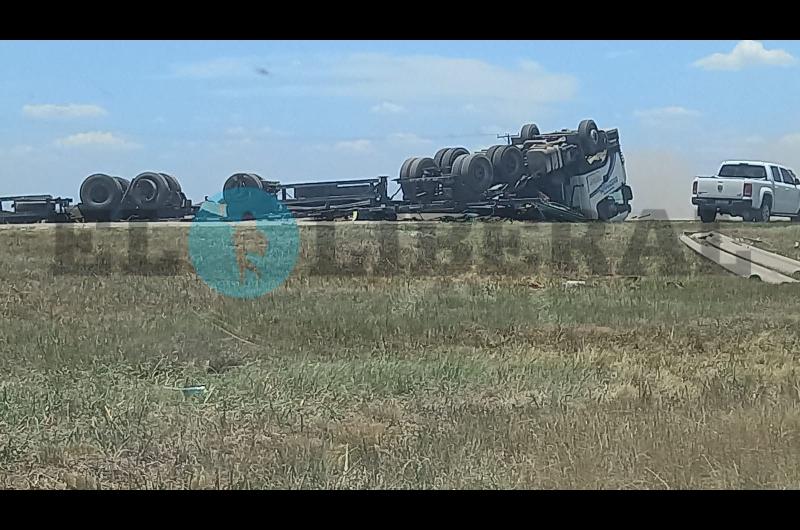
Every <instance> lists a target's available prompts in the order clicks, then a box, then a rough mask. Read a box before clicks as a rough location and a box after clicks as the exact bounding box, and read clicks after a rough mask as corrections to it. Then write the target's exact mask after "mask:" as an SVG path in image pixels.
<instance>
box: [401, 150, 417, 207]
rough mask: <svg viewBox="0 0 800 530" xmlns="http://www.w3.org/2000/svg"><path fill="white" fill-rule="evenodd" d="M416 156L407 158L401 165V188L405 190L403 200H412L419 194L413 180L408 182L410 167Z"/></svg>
mask: <svg viewBox="0 0 800 530" xmlns="http://www.w3.org/2000/svg"><path fill="white" fill-rule="evenodd" d="M415 160H416V157H412V158H406V160H405V162H403V165H401V166H400V175H399V176H400V189H401V190H402V191H403V200H405V201H411V200H413V199H414V198H415V197H416V196H417V186H416V185H415V184H414V183H413V182H408V180H407V179H408V169H409V168H410V167H411V164H413V163H414V161H415Z"/></svg>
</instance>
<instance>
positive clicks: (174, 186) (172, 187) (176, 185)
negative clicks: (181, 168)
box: [159, 173, 183, 193]
mask: <svg viewBox="0 0 800 530" xmlns="http://www.w3.org/2000/svg"><path fill="white" fill-rule="evenodd" d="M159 175H161V176H162V177H164V180H166V181H167V186H169V191H174V192H176V193H180V192H181V191H183V190H181V183H180V182H178V179H176V178H175V177H173V176H172V175H168V174H167V173H159Z"/></svg>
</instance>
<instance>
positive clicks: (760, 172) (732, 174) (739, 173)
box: [717, 164, 767, 179]
mask: <svg viewBox="0 0 800 530" xmlns="http://www.w3.org/2000/svg"><path fill="white" fill-rule="evenodd" d="M717 176H718V177H722V178H747V179H766V178H767V170H766V168H765V167H764V166H756V165H752V164H725V165H723V166H722V167H721V168H720V170H719V175H717Z"/></svg>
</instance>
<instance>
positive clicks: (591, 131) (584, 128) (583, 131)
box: [578, 120, 602, 156]
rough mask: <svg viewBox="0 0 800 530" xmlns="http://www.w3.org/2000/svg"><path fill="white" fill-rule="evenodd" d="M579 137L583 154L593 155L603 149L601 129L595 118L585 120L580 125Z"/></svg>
mask: <svg viewBox="0 0 800 530" xmlns="http://www.w3.org/2000/svg"><path fill="white" fill-rule="evenodd" d="M578 138H579V142H580V144H581V148H582V149H583V154H584V155H586V156H591V155H594V154H597V153H599V152H600V151H602V149H601V148H600V131H599V130H598V129H597V124H596V123H595V122H594V120H583V121H582V122H581V123H580V124H579V125H578Z"/></svg>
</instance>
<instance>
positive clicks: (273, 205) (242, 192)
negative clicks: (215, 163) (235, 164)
mask: <svg viewBox="0 0 800 530" xmlns="http://www.w3.org/2000/svg"><path fill="white" fill-rule="evenodd" d="M274 185H275V183H274V182H272V181H268V180H265V179H263V178H261V177H260V176H259V175H257V174H255V173H234V174H233V175H231V176H230V177H228V179H227V180H226V181H225V184H224V185H223V186H222V197H223V199H224V201H225V204H226V208H227V216H228V218H230V219H233V220H248V219H256V218H258V217H260V216H263V215H265V214H267V213H279V212H278V211H277V210H276V209H280V208H279V207H280V205H279V203H278V202H277V201H272V200H270V198H269V197H270V196H272V195H274V193H275V189H274Z"/></svg>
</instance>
